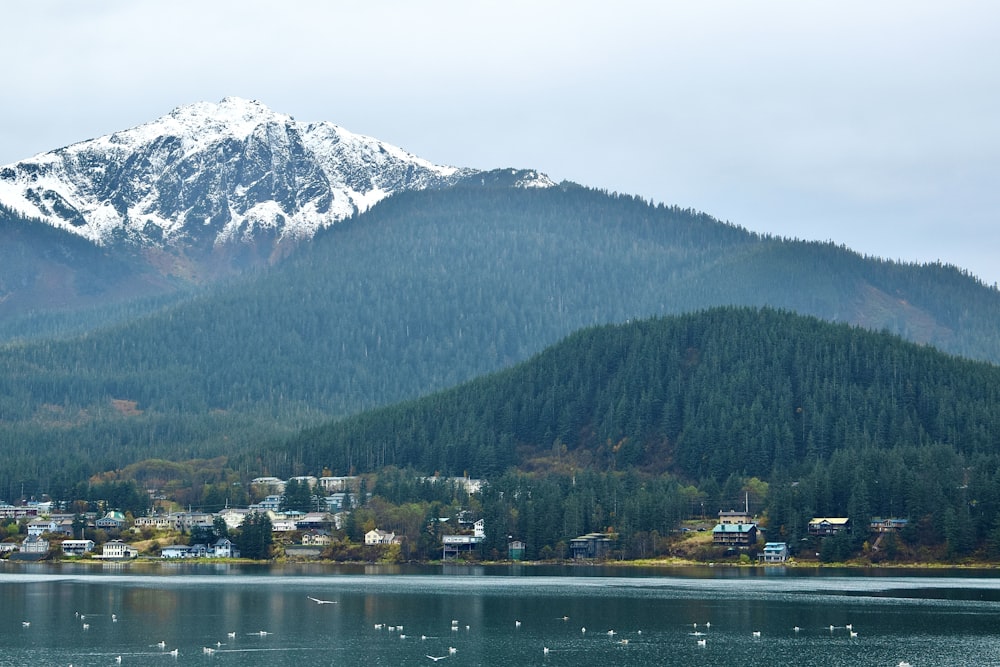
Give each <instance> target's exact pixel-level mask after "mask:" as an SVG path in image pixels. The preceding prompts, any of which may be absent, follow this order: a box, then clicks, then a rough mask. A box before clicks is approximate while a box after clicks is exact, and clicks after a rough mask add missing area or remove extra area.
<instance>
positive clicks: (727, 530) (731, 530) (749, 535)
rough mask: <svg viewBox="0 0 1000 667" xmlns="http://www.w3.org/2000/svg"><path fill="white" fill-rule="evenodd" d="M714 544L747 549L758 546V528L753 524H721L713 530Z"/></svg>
mask: <svg viewBox="0 0 1000 667" xmlns="http://www.w3.org/2000/svg"><path fill="white" fill-rule="evenodd" d="M712 544H715V545H716V546H724V547H738V548H740V549H747V548H749V547H752V546H753V545H755V544H757V526H756V525H755V524H752V523H720V524H718V525H716V527H715V528H713V529H712Z"/></svg>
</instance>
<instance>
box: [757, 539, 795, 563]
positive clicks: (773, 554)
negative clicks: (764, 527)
mask: <svg viewBox="0 0 1000 667" xmlns="http://www.w3.org/2000/svg"><path fill="white" fill-rule="evenodd" d="M760 560H762V561H764V562H765V563H784V562H785V561H786V560H788V544H787V543H785V542H768V543H767V544H765V545H764V552H763V553H762V554H760Z"/></svg>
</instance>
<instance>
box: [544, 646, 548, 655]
mask: <svg viewBox="0 0 1000 667" xmlns="http://www.w3.org/2000/svg"><path fill="white" fill-rule="evenodd" d="M542 654H543V655H548V654H549V647H548V646H543V647H542Z"/></svg>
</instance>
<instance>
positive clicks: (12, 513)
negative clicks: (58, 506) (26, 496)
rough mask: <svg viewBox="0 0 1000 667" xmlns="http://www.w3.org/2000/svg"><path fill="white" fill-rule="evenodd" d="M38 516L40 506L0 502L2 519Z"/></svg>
mask: <svg viewBox="0 0 1000 667" xmlns="http://www.w3.org/2000/svg"><path fill="white" fill-rule="evenodd" d="M36 516H38V507H37V506H31V507H26V506H24V505H8V504H7V503H0V519H8V520H9V519H15V520H20V519H27V518H29V517H36Z"/></svg>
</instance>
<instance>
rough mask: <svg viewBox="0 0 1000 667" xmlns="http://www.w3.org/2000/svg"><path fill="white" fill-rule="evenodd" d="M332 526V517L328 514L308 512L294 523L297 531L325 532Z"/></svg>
mask: <svg viewBox="0 0 1000 667" xmlns="http://www.w3.org/2000/svg"><path fill="white" fill-rule="evenodd" d="M332 525H333V515H331V514H330V513H329V512H309V513H307V514H306V515H305V516H302V517H300V518H299V519H298V520H297V521H296V522H295V527H296V528H297V529H298V530H325V529H327V528H329V527H330V526H332Z"/></svg>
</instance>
